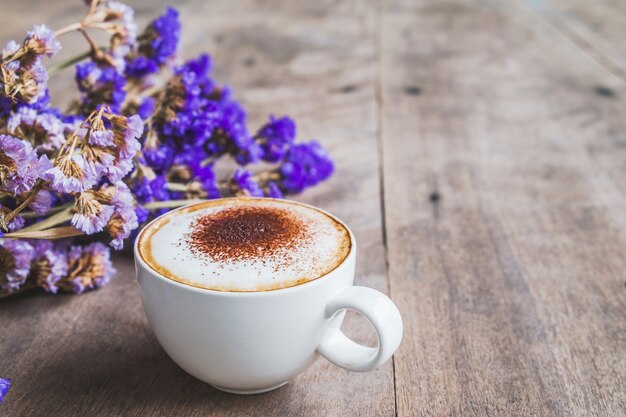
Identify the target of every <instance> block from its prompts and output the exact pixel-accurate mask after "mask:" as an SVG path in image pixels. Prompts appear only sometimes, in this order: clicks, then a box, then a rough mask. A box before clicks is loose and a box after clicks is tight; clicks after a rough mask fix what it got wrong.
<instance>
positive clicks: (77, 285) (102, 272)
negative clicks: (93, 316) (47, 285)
mask: <svg viewBox="0 0 626 417" xmlns="http://www.w3.org/2000/svg"><path fill="white" fill-rule="evenodd" d="M67 260H68V268H67V270H68V275H67V277H65V278H63V279H62V280H61V281H59V283H58V286H59V287H61V288H63V289H64V290H67V291H72V292H74V293H76V294H82V293H83V292H84V291H85V290H87V289H92V288H97V287H101V286H103V285H105V284H107V283H108V282H109V281H110V280H111V278H112V277H113V275H114V274H115V272H116V270H115V268H114V267H113V264H112V263H111V253H110V251H109V248H107V247H106V246H105V245H104V244H102V243H100V242H94V243H91V244H89V245H87V246H85V247H81V246H72V247H70V249H69V251H68V255H67Z"/></svg>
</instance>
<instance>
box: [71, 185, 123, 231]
mask: <svg viewBox="0 0 626 417" xmlns="http://www.w3.org/2000/svg"><path fill="white" fill-rule="evenodd" d="M74 209H75V211H76V212H75V214H74V216H72V224H73V225H74V227H76V228H77V229H78V230H81V231H82V232H84V233H85V234H87V235H91V234H94V233H98V232H100V231H102V229H104V227H105V226H106V224H107V223H108V221H109V219H110V218H111V216H112V215H113V212H114V211H115V208H114V207H113V206H110V205H106V204H101V203H100V201H98V200H97V198H96V195H95V193H94V192H93V191H86V192H84V193H81V194H80V196H79V197H78V198H77V199H76V203H75V204H74Z"/></svg>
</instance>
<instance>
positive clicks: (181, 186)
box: [165, 182, 189, 192]
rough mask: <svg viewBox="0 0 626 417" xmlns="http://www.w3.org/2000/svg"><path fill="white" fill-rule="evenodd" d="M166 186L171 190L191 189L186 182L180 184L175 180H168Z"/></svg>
mask: <svg viewBox="0 0 626 417" xmlns="http://www.w3.org/2000/svg"><path fill="white" fill-rule="evenodd" d="M165 188H167V189H168V190H170V191H183V192H185V191H189V190H188V188H187V185H186V184H179V183H175V182H168V183H167V184H165Z"/></svg>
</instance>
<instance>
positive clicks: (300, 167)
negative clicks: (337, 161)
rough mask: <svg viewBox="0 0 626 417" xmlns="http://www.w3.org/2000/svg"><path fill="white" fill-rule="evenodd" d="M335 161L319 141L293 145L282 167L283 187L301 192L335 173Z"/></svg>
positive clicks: (281, 183)
mask: <svg viewBox="0 0 626 417" xmlns="http://www.w3.org/2000/svg"><path fill="white" fill-rule="evenodd" d="M333 170H334V165H333V161H332V160H331V159H330V156H329V155H328V153H327V152H326V150H325V149H324V148H323V147H322V145H320V144H319V143H318V142H317V141H311V142H308V143H300V144H297V145H293V146H292V147H291V149H289V152H287V155H286V157H285V160H284V162H283V164H282V165H281V167H280V174H281V182H280V185H281V188H282V189H283V190H285V191H286V192H289V193H300V192H302V191H303V190H304V189H305V188H308V187H311V186H313V185H316V184H318V183H319V182H320V181H323V180H325V179H327V178H328V177H330V175H331V174H332V173H333Z"/></svg>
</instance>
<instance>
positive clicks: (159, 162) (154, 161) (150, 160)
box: [143, 144, 174, 172]
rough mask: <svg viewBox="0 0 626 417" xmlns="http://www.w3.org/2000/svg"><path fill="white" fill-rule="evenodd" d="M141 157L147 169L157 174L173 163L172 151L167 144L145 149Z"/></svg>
mask: <svg viewBox="0 0 626 417" xmlns="http://www.w3.org/2000/svg"><path fill="white" fill-rule="evenodd" d="M143 156H144V158H145V161H146V164H147V165H148V166H149V167H151V168H152V169H154V170H155V171H157V172H162V171H164V170H166V169H169V167H170V166H171V165H172V163H173V162H174V149H173V148H172V147H171V146H169V145H167V144H162V145H160V146H156V147H153V148H145V149H144V150H143Z"/></svg>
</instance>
